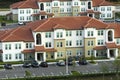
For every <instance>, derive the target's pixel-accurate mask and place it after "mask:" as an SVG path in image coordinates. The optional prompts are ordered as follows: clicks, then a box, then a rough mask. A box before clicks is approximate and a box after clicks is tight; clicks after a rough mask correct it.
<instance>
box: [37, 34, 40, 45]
mask: <svg viewBox="0 0 120 80" xmlns="http://www.w3.org/2000/svg"><path fill="white" fill-rule="evenodd" d="M36 44H38V45H39V44H41V34H37V35H36Z"/></svg>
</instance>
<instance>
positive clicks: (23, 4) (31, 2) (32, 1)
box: [10, 0, 39, 9]
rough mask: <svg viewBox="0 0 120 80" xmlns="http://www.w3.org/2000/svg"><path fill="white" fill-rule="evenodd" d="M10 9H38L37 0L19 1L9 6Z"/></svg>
mask: <svg viewBox="0 0 120 80" xmlns="http://www.w3.org/2000/svg"><path fill="white" fill-rule="evenodd" d="M10 7H11V8H13V9H14V8H32V9H38V8H39V7H38V4H37V0H26V1H20V2H17V3H14V4H12V5H11V6H10Z"/></svg>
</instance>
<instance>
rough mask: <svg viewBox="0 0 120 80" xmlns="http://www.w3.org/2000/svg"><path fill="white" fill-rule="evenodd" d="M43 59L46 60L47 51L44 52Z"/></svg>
mask: <svg viewBox="0 0 120 80" xmlns="http://www.w3.org/2000/svg"><path fill="white" fill-rule="evenodd" d="M43 61H46V52H44V53H43Z"/></svg>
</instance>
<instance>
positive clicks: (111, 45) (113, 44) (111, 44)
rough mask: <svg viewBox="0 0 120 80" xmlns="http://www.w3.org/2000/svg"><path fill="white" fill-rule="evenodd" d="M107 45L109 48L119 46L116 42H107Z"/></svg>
mask: <svg viewBox="0 0 120 80" xmlns="http://www.w3.org/2000/svg"><path fill="white" fill-rule="evenodd" d="M106 47H107V48H117V45H116V44H115V43H114V42H112V43H106Z"/></svg>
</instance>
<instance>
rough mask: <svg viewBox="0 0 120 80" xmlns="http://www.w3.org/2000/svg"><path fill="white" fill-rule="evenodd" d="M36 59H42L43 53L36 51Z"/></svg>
mask: <svg viewBox="0 0 120 80" xmlns="http://www.w3.org/2000/svg"><path fill="white" fill-rule="evenodd" d="M37 60H38V61H43V53H37Z"/></svg>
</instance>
